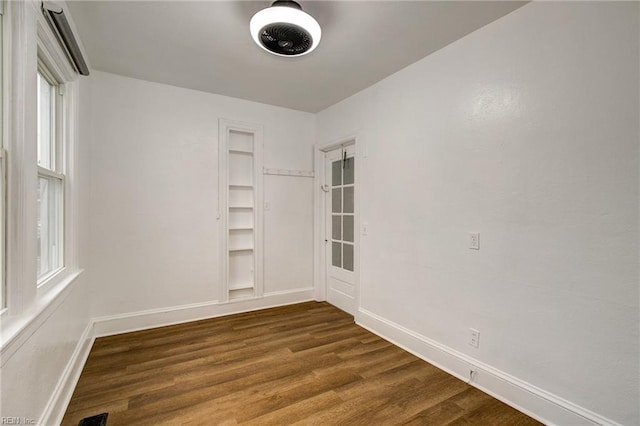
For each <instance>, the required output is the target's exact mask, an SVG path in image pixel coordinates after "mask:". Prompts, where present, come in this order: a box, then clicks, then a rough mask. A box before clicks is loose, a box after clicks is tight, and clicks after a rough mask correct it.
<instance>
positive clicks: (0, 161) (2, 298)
mask: <svg viewBox="0 0 640 426" xmlns="http://www.w3.org/2000/svg"><path fill="white" fill-rule="evenodd" d="M3 19H4V3H3V2H2V1H0V129H3V128H4V123H5V119H4V96H5V92H4V78H3V76H4V65H5V61H4V51H3V47H4V46H3V40H4V28H3V25H2V21H3ZM3 136H4V135H3V134H1V133H0V311H2V310H3V309H4V308H5V307H6V306H7V304H6V300H7V297H6V272H5V267H6V266H5V265H6V257H5V256H6V228H5V226H6V225H5V223H6V217H7V211H6V208H7V202H6V201H7V198H6V186H5V185H6V178H5V176H6V172H7V166H6V164H7V163H6V161H7V155H6V153H5V151H4V137H3Z"/></svg>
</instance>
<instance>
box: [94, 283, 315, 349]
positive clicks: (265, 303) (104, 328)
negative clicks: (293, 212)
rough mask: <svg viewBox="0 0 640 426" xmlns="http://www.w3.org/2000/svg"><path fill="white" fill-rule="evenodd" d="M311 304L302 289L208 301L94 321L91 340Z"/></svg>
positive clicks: (310, 297) (310, 291)
mask: <svg viewBox="0 0 640 426" xmlns="http://www.w3.org/2000/svg"><path fill="white" fill-rule="evenodd" d="M310 300H313V289H312V288H304V289H296V290H289V291H281V292H274V293H267V294H265V295H264V296H263V297H260V298H256V299H245V300H237V301H232V302H226V303H220V302H217V301H211V302H203V303H194V304H190V305H181V306H172V307H167V308H161V309H151V310H146V311H139V312H132V313H127V314H121V315H111V316H106V317H99V318H94V319H93V324H94V336H95V337H103V336H111V335H114V334H122V333H128V332H131V331H138V330H146V329H149V328H155V327H163V326H167V325H174V324H180V323H184V322H190V321H198V320H202V319H208V318H216V317H220V316H223V315H232V314H239V313H242V312H249V311H255V310H258V309H267V308H273V307H276V306H284V305H291V304H294V303H301V302H308V301H310Z"/></svg>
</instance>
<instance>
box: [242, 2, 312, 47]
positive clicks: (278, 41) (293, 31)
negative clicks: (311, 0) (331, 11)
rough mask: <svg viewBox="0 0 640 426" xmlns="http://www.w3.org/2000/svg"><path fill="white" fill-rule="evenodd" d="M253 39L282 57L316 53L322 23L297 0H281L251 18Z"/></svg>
mask: <svg viewBox="0 0 640 426" xmlns="http://www.w3.org/2000/svg"><path fill="white" fill-rule="evenodd" d="M249 28H250V30H251V37H253V41H255V42H256V44H257V45H258V46H260V47H261V48H263V49H264V50H266V51H268V52H270V53H273V54H274V55H278V56H289V57H291V56H302V55H306V54H307V53H310V52H312V51H313V50H314V49H315V48H316V47H318V43H320V37H321V35H322V31H321V30H320V25H319V24H318V21H316V20H315V19H313V17H312V16H311V15H309V14H308V13H305V12H304V11H303V10H302V7H300V5H299V4H298V3H296V2H295V1H290V0H277V1H274V2H273V3H272V4H271V7H268V8H266V9H262V10H261V11H259V12H258V13H256V14H255V15H253V18H251V22H250V24H249Z"/></svg>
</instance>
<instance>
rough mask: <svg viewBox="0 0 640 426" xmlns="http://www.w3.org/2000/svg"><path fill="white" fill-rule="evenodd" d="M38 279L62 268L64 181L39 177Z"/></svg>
mask: <svg viewBox="0 0 640 426" xmlns="http://www.w3.org/2000/svg"><path fill="white" fill-rule="evenodd" d="M37 215H38V230H37V232H38V258H37V260H38V264H37V270H38V279H40V278H42V277H43V276H45V275H47V274H48V273H50V272H53V271H55V270H56V269H58V268H60V267H61V266H62V181H61V180H60V179H56V178H49V177H43V176H39V177H38V211H37Z"/></svg>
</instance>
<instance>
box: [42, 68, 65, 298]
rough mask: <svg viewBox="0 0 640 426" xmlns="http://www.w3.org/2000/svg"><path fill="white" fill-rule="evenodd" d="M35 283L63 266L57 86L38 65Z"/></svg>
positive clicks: (60, 101)
mask: <svg viewBox="0 0 640 426" xmlns="http://www.w3.org/2000/svg"><path fill="white" fill-rule="evenodd" d="M37 91H38V123H37V125H38V211H37V217H38V222H37V223H38V257H37V268H38V285H40V284H42V283H44V282H45V281H46V280H47V278H49V277H51V276H52V275H53V274H54V273H55V272H56V271H58V270H59V269H60V268H62V266H63V246H64V243H63V240H64V238H63V235H64V232H63V225H64V212H63V209H64V186H65V185H64V180H65V176H64V174H63V172H62V170H63V164H62V163H63V161H62V158H63V155H62V145H63V144H62V131H61V130H62V129H61V127H62V126H61V125H60V123H62V120H61V117H60V116H61V113H62V110H63V109H62V108H61V104H62V97H61V96H60V92H61V86H60V85H59V83H58V82H57V80H56V79H55V78H54V77H53V75H52V74H51V73H50V72H49V71H48V70H47V68H46V67H45V66H44V65H42V64H40V65H39V67H38V88H37Z"/></svg>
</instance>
